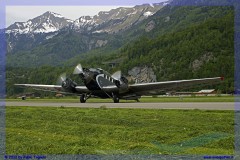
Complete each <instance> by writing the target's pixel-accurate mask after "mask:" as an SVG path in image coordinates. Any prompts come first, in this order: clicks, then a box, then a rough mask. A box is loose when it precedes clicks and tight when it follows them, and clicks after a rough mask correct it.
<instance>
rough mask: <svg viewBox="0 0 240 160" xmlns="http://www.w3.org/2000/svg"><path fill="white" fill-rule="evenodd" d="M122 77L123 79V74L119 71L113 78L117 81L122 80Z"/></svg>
mask: <svg viewBox="0 0 240 160" xmlns="http://www.w3.org/2000/svg"><path fill="white" fill-rule="evenodd" d="M121 77H122V72H121V71H117V72H115V73H114V74H113V75H112V78H114V79H116V80H120V78H121Z"/></svg>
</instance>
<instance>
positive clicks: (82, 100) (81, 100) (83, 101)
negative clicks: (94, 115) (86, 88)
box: [80, 94, 86, 103]
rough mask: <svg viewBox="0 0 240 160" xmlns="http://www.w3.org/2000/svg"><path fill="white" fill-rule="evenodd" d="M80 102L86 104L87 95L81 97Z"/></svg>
mask: <svg viewBox="0 0 240 160" xmlns="http://www.w3.org/2000/svg"><path fill="white" fill-rule="evenodd" d="M80 102H81V103H85V102H86V98H85V94H82V95H81V96H80Z"/></svg>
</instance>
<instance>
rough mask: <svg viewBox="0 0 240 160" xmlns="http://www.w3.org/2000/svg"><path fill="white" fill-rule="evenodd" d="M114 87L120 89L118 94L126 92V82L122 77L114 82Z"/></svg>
mask: <svg viewBox="0 0 240 160" xmlns="http://www.w3.org/2000/svg"><path fill="white" fill-rule="evenodd" d="M115 85H116V86H117V87H118V88H119V89H120V92H126V91H127V90H128V80H127V78H125V77H123V76H122V77H121V78H120V79H119V80H115Z"/></svg>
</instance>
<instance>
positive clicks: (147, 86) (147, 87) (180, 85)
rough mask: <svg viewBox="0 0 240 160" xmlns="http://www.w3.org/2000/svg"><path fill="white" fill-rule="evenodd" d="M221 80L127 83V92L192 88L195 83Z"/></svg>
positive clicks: (152, 91) (202, 83)
mask: <svg viewBox="0 0 240 160" xmlns="http://www.w3.org/2000/svg"><path fill="white" fill-rule="evenodd" d="M221 80H223V77H214V78H202V79H189V80H178V81H165V82H155V83H140V84H132V85H129V92H131V93H136V94H138V95H151V94H158V93H160V92H163V91H164V92H166V91H171V90H177V89H188V88H193V87H195V86H196V85H208V84H209V85H211V84H215V83H219V82H220V81H221Z"/></svg>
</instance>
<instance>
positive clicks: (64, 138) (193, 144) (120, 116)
mask: <svg viewBox="0 0 240 160" xmlns="http://www.w3.org/2000/svg"><path fill="white" fill-rule="evenodd" d="M6 151H7V154H163V155H183V154H184V155H186V154H201V155H212V154H217V155H229V154H233V153H234V111H200V110H145V109H106V108H104V107H102V108H99V109H80V108H64V107H59V108H50V107H49V108H42V107H6Z"/></svg>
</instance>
